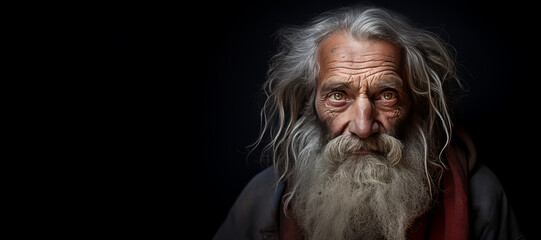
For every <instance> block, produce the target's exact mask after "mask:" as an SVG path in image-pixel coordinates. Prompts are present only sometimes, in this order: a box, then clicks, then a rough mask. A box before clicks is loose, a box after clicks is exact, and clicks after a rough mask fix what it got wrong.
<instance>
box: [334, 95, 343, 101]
mask: <svg viewBox="0 0 541 240" xmlns="http://www.w3.org/2000/svg"><path fill="white" fill-rule="evenodd" d="M331 98H332V99H333V100H335V101H342V100H344V94H343V93H333V94H332V95H331Z"/></svg>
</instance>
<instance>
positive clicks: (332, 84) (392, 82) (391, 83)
mask: <svg viewBox="0 0 541 240" xmlns="http://www.w3.org/2000/svg"><path fill="white" fill-rule="evenodd" d="M403 86H404V84H403V83H402V81H401V79H400V78H399V77H397V76H392V75H391V76H389V75H388V76H382V78H380V79H378V80H377V82H376V83H375V84H374V85H372V86H369V88H372V89H383V88H401V87H403ZM359 88H360V86H357V85H356V84H353V83H352V82H349V81H348V82H345V81H341V80H330V79H329V80H327V81H326V82H324V83H323V84H322V85H321V90H320V91H321V92H323V93H325V92H330V91H336V90H344V89H359Z"/></svg>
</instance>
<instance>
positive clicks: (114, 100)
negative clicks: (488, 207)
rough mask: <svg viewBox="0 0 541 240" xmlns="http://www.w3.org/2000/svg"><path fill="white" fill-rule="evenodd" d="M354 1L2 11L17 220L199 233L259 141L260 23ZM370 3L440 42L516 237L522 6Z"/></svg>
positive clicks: (245, 172)
mask: <svg viewBox="0 0 541 240" xmlns="http://www.w3.org/2000/svg"><path fill="white" fill-rule="evenodd" d="M355 3H358V2H357V1H323V0H314V1H308V0H303V1H283V0H282V1H270V0H264V1H252V2H248V1H245V2H241V1H221V2H207V1H199V2H190V3H177V4H167V5H165V4H164V5H159V4H155V5H152V6H147V5H146V3H140V4H132V3H129V4H128V3H115V4H111V5H106V4H94V5H93V4H86V3H82V4H74V5H65V4H57V6H55V5H51V4H48V3H44V4H42V5H45V6H41V5H32V6H30V5H28V6H26V5H25V6H23V7H22V8H20V11H22V13H21V14H18V15H17V17H14V18H10V22H9V23H8V25H9V26H10V27H13V28H14V29H15V31H14V33H13V34H11V35H10V37H12V38H11V39H12V40H13V42H16V43H12V44H11V43H10V44H8V45H6V48H9V50H10V51H13V52H15V53H14V54H13V55H12V56H11V58H10V59H9V60H10V61H8V63H9V64H15V65H18V68H16V69H10V67H9V66H7V67H6V68H7V69H8V70H12V71H15V73H16V74H15V75H20V76H17V78H15V80H14V81H11V80H12V79H11V78H10V79H8V80H9V82H10V83H14V84H21V85H22V86H20V87H21V88H20V89H22V90H18V91H20V93H19V92H16V95H17V96H18V97H19V98H20V99H21V102H23V107H17V108H18V109H19V110H18V111H19V112H20V113H21V114H20V116H19V118H20V119H21V121H20V123H19V124H22V125H23V126H22V127H20V128H16V131H18V132H20V133H19V134H18V138H21V139H23V140H25V141H26V140H27V139H30V140H29V141H31V142H32V146H31V147H26V146H25V147H24V148H25V149H22V150H20V152H21V153H24V154H30V153H31V154H36V156H37V157H31V158H32V159H36V161H37V164H35V165H33V166H30V168H31V169H30V171H31V172H28V171H27V169H28V167H29V166H27V165H25V164H26V161H20V162H21V163H22V164H23V165H25V166H24V167H23V168H22V169H24V170H23V171H22V172H23V173H24V174H29V175H32V176H33V177H34V178H32V180H31V181H29V183H28V184H27V185H25V186H23V187H21V188H20V191H22V192H25V193H29V194H30V196H29V197H26V195H22V196H25V197H24V198H25V199H24V201H22V202H21V203H22V204H24V207H21V208H16V211H20V210H21V211H25V212H24V213H25V214H26V213H28V214H33V215H28V216H36V215H38V216H37V217H36V218H35V219H34V218H32V221H33V222H35V223H37V225H40V226H41V230H43V231H44V232H45V233H46V232H50V233H51V234H52V233H54V234H57V233H59V232H61V233H64V234H71V233H73V232H75V233H76V234H79V235H81V234H82V235H85V236H86V235H91V234H93V235H96V236H102V235H108V236H110V235H111V234H110V233H109V231H115V232H114V235H117V236H125V235H126V234H129V235H134V236H139V235H140V234H143V233H144V234H148V235H149V236H154V237H155V236H156V235H162V234H164V233H167V235H169V233H172V234H175V235H184V234H187V235H189V236H194V235H193V233H196V234H197V235H196V237H195V238H197V239H211V238H212V236H213V235H214V233H215V232H216V230H217V229H218V227H219V226H220V224H221V223H222V221H223V220H224V219H225V217H226V215H227V212H228V210H229V208H230V207H231V205H232V204H233V202H234V201H235V199H236V197H237V196H238V194H239V193H240V191H241V190H242V188H243V187H244V185H245V184H246V183H247V182H248V181H249V180H250V178H251V177H253V176H254V175H255V174H256V173H258V172H259V171H260V170H262V165H261V164H260V163H259V153H260V149H256V151H254V152H253V154H251V155H249V156H248V150H247V148H246V147H247V146H248V145H250V144H251V143H253V142H254V141H255V140H256V138H257V136H258V133H259V131H260V116H259V110H260V108H261V106H262V104H263V101H264V96H263V93H262V91H261V85H262V83H263V82H264V80H265V75H266V71H267V69H268V63H269V59H270V57H271V56H272V55H273V54H274V53H275V50H276V47H277V46H276V42H275V36H274V34H275V32H276V31H277V30H278V29H280V28H282V27H284V26H286V25H299V24H304V23H306V22H307V21H309V20H310V19H311V18H313V17H314V16H316V15H318V14H319V13H321V12H323V11H326V10H329V9H334V8H336V7H341V6H348V5H350V4H355ZM373 3H374V4H376V5H379V6H382V7H387V8H389V9H391V10H395V11H397V12H399V13H402V14H403V15H405V16H407V17H408V18H410V19H411V20H412V21H413V22H414V23H416V24H417V25H418V26H420V27H422V28H426V29H428V30H431V31H434V32H436V33H438V34H439V35H441V37H442V38H443V39H445V40H446V41H448V42H449V43H450V44H451V45H452V46H453V47H454V48H455V50H456V59H457V63H458V67H459V74H460V77H461V78H462V79H463V80H464V81H465V82H467V84H468V86H469V89H470V91H469V92H468V93H467V94H468V95H467V97H465V98H464V99H463V100H462V102H461V104H460V109H459V113H458V116H459V123H460V124H461V125H462V126H464V127H465V128H466V129H467V130H468V131H469V132H470V134H471V136H472V138H473V140H474V142H475V144H476V146H477V149H478V157H479V161H481V162H482V163H484V164H486V165H487V166H488V167H489V168H490V169H492V170H493V171H494V172H495V173H496V175H497V176H498V177H499V179H500V181H501V183H502V185H503V186H504V188H505V190H506V191H507V196H508V199H509V201H510V203H511V204H512V205H513V207H514V209H515V211H516V214H517V216H518V220H519V223H520V224H521V226H522V229H523V231H524V232H525V233H526V234H527V237H529V238H532V237H536V236H535V233H534V231H535V230H536V229H535V227H536V226H535V225H534V224H536V221H533V220H532V219H535V217H537V215H536V214H535V213H537V212H538V211H537V209H538V207H537V201H535V198H536V195H537V193H536V190H537V184H538V180H537V178H536V177H537V175H536V172H537V168H538V165H539V164H537V161H538V160H539V157H538V155H537V150H538V149H537V145H538V140H537V139H539V125H538V120H537V115H538V113H537V109H538V107H539V100H538V97H539V94H538V86H539V83H538V79H539V77H538V75H539V74H538V72H539V65H538V58H539V54H538V46H539V44H538V42H537V41H536V39H538V37H537V35H538V33H537V31H538V26H537V21H536V20H537V16H538V15H539V13H538V12H537V11H536V8H537V7H536V6H533V5H532V4H526V2H525V1H523V2H521V1H513V2H502V1H499V2H497V1H493V2H490V3H481V2H472V1H465V0H460V1H449V0H446V1H438V2H436V1H422V0H415V1H401V0H383V1H373ZM30 9H31V11H30ZM17 23H23V24H26V25H24V26H18V25H16V24H17ZM27 78H28V79H29V80H27ZM21 79H22V80H21ZM9 90H11V89H8V91H9ZM16 100H18V99H16ZM15 142H16V141H15ZM34 144H35V145H37V146H34ZM64 161H65V162H64ZM21 176H25V175H21ZM21 178H24V177H21ZM29 179H30V178H29ZM25 184H26V182H25ZM37 188H40V190H36V191H34V189H37ZM21 198H22V197H21ZM25 214H19V215H20V218H28V217H27V215H25ZM52 218H57V219H60V221H59V222H55V221H52V220H51V219H52ZM186 221H187V222H188V224H187V226H188V228H187V229H186V228H185V227H184V226H186V223H185V222H186ZM50 226H52V227H50ZM66 229H68V230H71V231H70V232H68V231H65V230H66ZM34 232H37V233H40V234H41V231H40V230H39V229H38V230H36V231H34Z"/></svg>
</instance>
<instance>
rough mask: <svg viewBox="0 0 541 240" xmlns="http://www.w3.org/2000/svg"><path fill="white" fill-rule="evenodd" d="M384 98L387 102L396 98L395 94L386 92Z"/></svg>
mask: <svg viewBox="0 0 541 240" xmlns="http://www.w3.org/2000/svg"><path fill="white" fill-rule="evenodd" d="M382 97H383V99H385V100H391V99H393V98H395V96H394V93H392V92H385V93H383V95H382Z"/></svg>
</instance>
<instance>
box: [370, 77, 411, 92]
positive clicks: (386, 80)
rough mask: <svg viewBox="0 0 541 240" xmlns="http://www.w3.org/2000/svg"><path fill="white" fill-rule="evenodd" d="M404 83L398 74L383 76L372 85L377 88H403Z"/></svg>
mask: <svg viewBox="0 0 541 240" xmlns="http://www.w3.org/2000/svg"><path fill="white" fill-rule="evenodd" d="M403 86H404V84H403V83H402V80H401V79H400V78H399V77H398V76H393V75H391V76H383V77H381V78H380V79H378V81H377V83H375V84H374V85H373V86H372V87H373V88H375V89H382V88H401V87H403Z"/></svg>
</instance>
